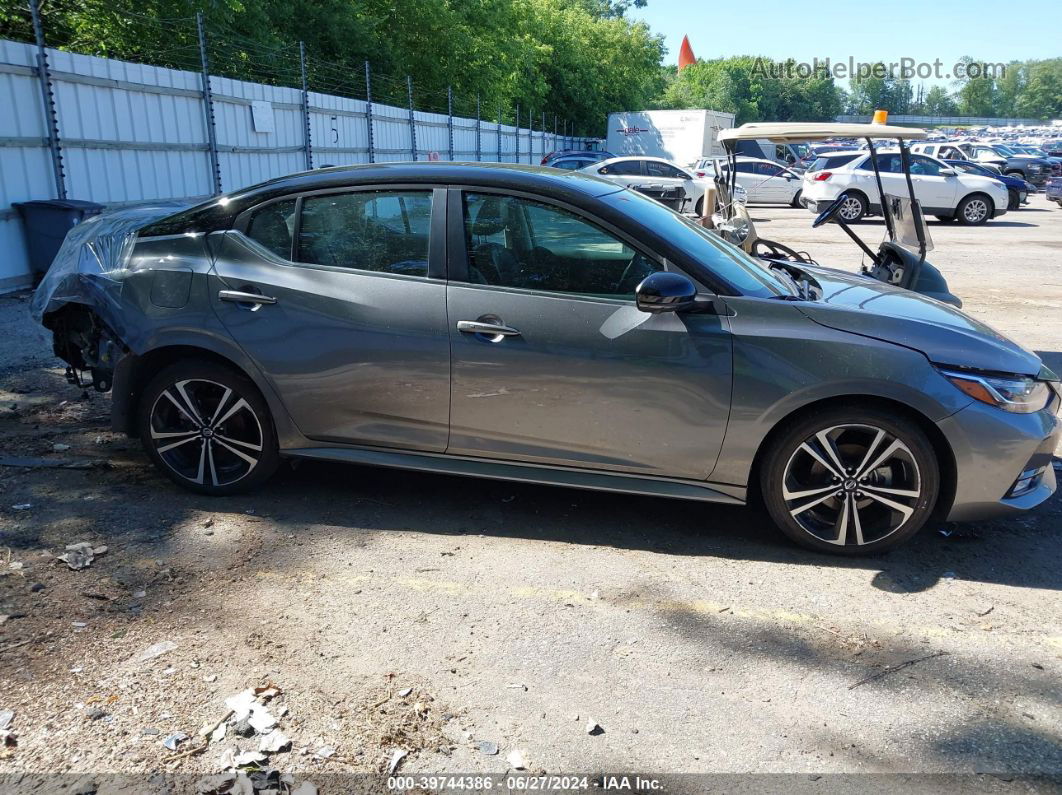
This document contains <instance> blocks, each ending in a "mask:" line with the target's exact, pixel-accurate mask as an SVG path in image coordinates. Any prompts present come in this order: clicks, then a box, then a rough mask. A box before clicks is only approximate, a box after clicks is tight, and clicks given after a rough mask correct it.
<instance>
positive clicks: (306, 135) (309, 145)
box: [299, 41, 313, 171]
mask: <svg viewBox="0 0 1062 795" xmlns="http://www.w3.org/2000/svg"><path fill="white" fill-rule="evenodd" d="M299 73H300V75H301V76H302V135H303V141H304V143H305V147H306V170H307V171H310V170H312V169H313V140H312V138H311V134H310V92H309V89H308V87H307V85H306V45H305V44H304V43H303V42H301V41H300V42H299Z"/></svg>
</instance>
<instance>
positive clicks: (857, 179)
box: [803, 150, 1009, 226]
mask: <svg viewBox="0 0 1062 795" xmlns="http://www.w3.org/2000/svg"><path fill="white" fill-rule="evenodd" d="M877 163H878V171H879V172H880V173H881V184H882V186H883V187H884V189H885V193H887V194H888V195H890V196H907V195H908V189H907V180H906V178H905V177H904V173H903V168H902V167H901V165H900V153H899V152H897V151H893V150H888V151H884V152H878V153H877ZM911 183H912V184H913V185H914V191H915V198H916V199H918V203H919V204H920V205H921V207H922V212H923V213H924V214H925V215H935V216H936V217H937V218H939V219H940V220H941V221H951V220H953V219H958V221H959V222H960V223H963V224H966V225H969V226H976V225H977V224H983V223H984V222H985V221H987V220H988V219H989V218H998V217H999V216H1001V215H1003V214H1004V213H1005V212H1006V211H1007V202H1008V198H1009V197H1008V195H1007V187H1006V186H1005V185H1004V184H1003V183H1002V182H1000V181H999V180H996V179H992V178H991V177H983V176H978V175H975V174H960V173H958V172H957V171H956V170H955V169H953V168H951V167H949V166H948V165H946V164H945V163H942V162H941V161H939V160H937V159H935V158H932V157H927V156H926V155H918V154H912V155H911ZM842 193H847V194H848V198H847V199H846V200H845V203H844V206H843V207H842V208H841V209H840V211H839V212H838V217H839V218H840V219H841V220H842V221H844V222H846V223H855V222H856V221H858V220H859V219H860V218H862V217H863V216H864V215H867V214H869V213H880V212H881V197H880V195H879V193H878V185H877V181H876V180H875V178H874V165H873V163H871V162H870V153H869V152H861V153H860V155H859V157H856V158H854V159H853V160H851V161H850V162H848V163H845V164H844V165H841V166H838V167H837V168H833V169H824V170H821V171H809V172H808V173H806V174H805V175H804V187H803V199H804V202H805V206H806V207H807V208H808V209H809V210H811V211H812V212H821V211H822V210H824V209H826V207H827V206H828V205H829V204H830V202H832V201H833V200H834V199H836V198H837V197H838V196H840V195H841V194H842Z"/></svg>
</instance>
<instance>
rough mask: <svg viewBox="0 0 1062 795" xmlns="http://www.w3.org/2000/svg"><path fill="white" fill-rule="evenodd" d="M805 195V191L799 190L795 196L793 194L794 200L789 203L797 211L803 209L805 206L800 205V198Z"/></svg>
mask: <svg viewBox="0 0 1062 795" xmlns="http://www.w3.org/2000/svg"><path fill="white" fill-rule="evenodd" d="M803 193H804V191H802V190H798V191H797V192H796V193H795V194H793V200H792V201H791V202H789V206H790V207H793V208H796V209H799V208H800V207H803V206H804V205H803V204H801V203H800V197H801V195H802V194H803Z"/></svg>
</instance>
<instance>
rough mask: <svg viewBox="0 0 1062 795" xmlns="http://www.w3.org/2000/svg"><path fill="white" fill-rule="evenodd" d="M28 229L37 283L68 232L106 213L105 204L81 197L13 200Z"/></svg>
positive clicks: (28, 246)
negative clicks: (89, 219) (81, 198)
mask: <svg viewBox="0 0 1062 795" xmlns="http://www.w3.org/2000/svg"><path fill="white" fill-rule="evenodd" d="M11 206H12V207H14V208H15V209H16V210H18V214H19V215H20V216H22V228H23V229H24V230H25V232H26V250H27V252H28V253H29V264H30V270H31V271H32V272H33V281H34V283H36V282H39V281H40V280H41V277H42V276H43V275H44V273H45V272H46V271H47V270H48V267H49V266H50V265H51V264H52V260H53V259H55V255H56V254H58V253H59V247H60V246H61V245H63V240H64V239H65V238H66V233H67V232H69V231H70V229H71V228H72V227H74V226H76V225H77V224H79V223H81V222H82V221H84V220H85V219H86V218H91V217H92V216H93V215H99V214H100V213H101V212H103V205H102V204H96V203H95V202H87V201H81V200H79V199H41V200H38V201H31V202H14V203H13V204H12V205H11Z"/></svg>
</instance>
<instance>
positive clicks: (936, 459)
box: [34, 163, 1060, 554]
mask: <svg viewBox="0 0 1062 795" xmlns="http://www.w3.org/2000/svg"><path fill="white" fill-rule="evenodd" d="M164 212H166V211H163V210H159V211H158V212H156V213H154V214H152V213H151V212H146V213H142V214H140V215H136V214H135V213H129V212H128V211H127V212H126V213H125V215H122V214H121V213H119V215H118V216H116V217H112V218H111V219H110V220H108V217H107V216H103V217H101V218H100V219H98V220H94V221H89V222H87V223H85V224H83V225H81V226H80V227H77V228H75V230H74V232H72V233H71V235H70V237H69V238H68V240H67V243H66V244H65V247H64V250H63V252H61V253H60V257H59V258H58V259H57V262H56V263H55V264H54V265H53V267H52V270H51V272H50V273H49V274H48V276H47V278H46V279H45V281H44V283H43V285H42V287H41V289H40V290H39V291H38V293H37V295H36V296H35V299H34V300H35V303H34V309H35V311H36V312H37V315H38V317H40V319H41V321H42V322H43V323H44V324H45V325H46V326H47V327H48V328H50V329H52V330H53V332H54V335H55V345H56V351H57V352H58V353H59V354H60V355H62V356H63V357H64V358H66V359H67V361H68V362H69V363H70V366H71V368H70V377H71V379H72V380H74V381H77V382H79V383H88V382H89V381H91V382H92V383H93V384H94V385H95V386H96V387H97V388H99V389H107V388H110V387H111V386H112V385H113V391H114V400H113V406H114V409H113V424H114V427H115V428H117V429H120V430H122V431H126V432H128V433H129V434H131V435H137V436H139V437H140V438H141V439H142V441H143V444H144V446H145V448H146V450H147V452H148V454H149V455H150V456H151V458H152V459H153V460H154V462H155V464H156V465H157V466H158V467H159V468H160V469H161V470H162V471H163V472H164V473H165V474H166V475H168V476H169V477H170V478H171V479H172V480H174V481H175V482H176V483H178V484H180V485H182V486H184V487H186V488H189V489H192V490H195V491H198V492H202V493H204V494H229V493H233V492H236V491H241V490H245V489H251V488H255V487H259V486H261V485H262V484H263V483H265V481H266V480H267V479H268V478H269V477H270V476H271V475H273V474H274V472H275V470H276V469H277V467H278V465H279V463H280V461H281V459H282V458H285V457H286V458H313V459H324V460H331V461H338V462H354V463H360V464H371V465H378V466H384V467H394V468H398V469H413V470H422V471H430V472H445V473H450V474H459V475H471V476H478V477H487V478H503V479H512V480H525V481H531V482H536V483H544V484H553V485H558V486H573V487H578V488H587V489H599V490H607V491H617V492H625V493H637V494H648V495H656V496H660V497H677V498H683V499H691V500H703V501H706V502H718V503H729V504H744V503H746V502H750V501H753V500H755V499H756V498H757V497H758V496H762V500H763V502H764V504H765V505H766V508H767V510H768V511H769V512H770V514H771V516H772V517H773V518H774V520H775V521H776V523H777V524H778V526H779V528H780V529H781V530H782V532H784V533H785V534H786V535H788V536H789V537H790V538H791V539H793V540H794V541H796V542H798V543H800V544H803V545H805V546H807V547H810V548H812V549H816V550H820V551H825V552H835V553H841V554H859V553H868V552H876V551H883V550H886V549H889V548H891V547H893V546H895V545H897V544H899V543H901V542H902V541H904V540H906V539H908V538H910V537H911V536H912V535H914V534H915V533H916V532H917V531H918V530H919V528H921V527H922V526H923V525H925V523H926V522H927V521H929V519H930V518H931V517H936V518H939V519H950V520H966V519H975V518H981V517H989V516H999V515H1005V514H1008V513H1014V512H1017V511H1021V510H1026V509H1029V508H1032V507H1034V506H1036V505H1038V504H1039V503H1041V502H1043V501H1044V500H1045V499H1046V498H1047V497H1048V496H1049V495H1050V494H1051V493H1052V492H1053V491H1054V489H1055V474H1054V471H1053V469H1052V467H1051V456H1052V453H1053V451H1054V448H1055V445H1056V443H1057V441H1058V437H1059V420H1058V417H1057V416H1056V415H1057V410H1058V407H1059V403H1060V392H1059V384H1058V381H1057V378H1056V377H1055V376H1054V375H1053V374H1052V373H1051V372H1050V371H1048V370H1047V369H1046V368H1045V367H1044V366H1043V365H1042V363H1041V361H1040V360H1039V359H1038V358H1037V357H1036V356H1035V355H1034V354H1032V353H1030V352H1029V351H1026V350H1024V349H1023V348H1021V347H1019V346H1018V345H1016V344H1015V343H1013V342H1011V341H1010V340H1008V339H1006V338H1004V337H1002V336H1000V335H999V334H997V333H996V332H994V331H993V330H992V329H990V328H988V327H986V326H984V325H982V324H981V323H979V322H977V321H976V320H974V319H972V318H970V317H968V316H966V315H965V314H963V313H962V312H960V311H959V310H957V309H955V308H953V307H950V306H947V305H944V304H942V303H939V302H937V301H934V300H932V299H930V298H927V297H925V296H922V295H918V294H915V293H912V292H908V291H906V290H902V289H900V288H897V287H892V286H889V285H887V284H883V283H882V282H879V281H875V280H873V279H871V278H868V277H866V276H860V275H853V274H850V273H846V272H841V271H837V270H831V269H828V268H821V267H815V266H810V265H808V266H803V265H801V266H799V270H800V273H799V278H797V279H794V266H793V264H792V263H789V264H787V266H786V267H784V268H783V267H781V266H775V265H771V264H770V263H768V262H764V261H762V260H758V259H754V258H751V257H749V256H747V255H746V254H744V253H743V252H742V251H740V250H739V249H737V248H735V247H733V246H731V245H729V244H727V243H724V242H722V241H721V240H720V239H719V238H718V237H716V236H715V235H714V234H713V233H711V232H709V231H707V230H705V229H704V228H702V227H700V226H698V225H697V224H695V223H693V222H691V221H689V220H687V219H685V218H683V217H682V216H681V215H679V214H677V213H674V212H672V211H670V210H668V209H667V208H665V207H663V206H662V205H660V204H659V203H657V202H655V201H652V200H651V199H648V198H646V197H644V196H640V195H639V194H637V193H635V192H633V191H630V190H627V189H622V188H620V187H618V186H617V185H615V184H614V183H611V182H607V181H605V180H603V179H600V178H597V177H594V176H591V175H586V174H581V173H564V172H559V171H557V170H555V169H548V168H532V167H515V166H509V167H506V166H493V165H492V166H483V165H477V164H449V163H422V164H418V163H405V164H390V165H375V166H363V167H350V168H334V169H325V170H321V171H315V172H311V173H305V174H296V175H293V176H289V177H284V178H281V179H277V180H273V181H271V182H267V183H264V184H261V185H257V186H254V187H251V188H246V189H243V190H240V191H237V192H235V193H232V194H230V195H228V196H224V197H222V198H220V199H213V200H211V201H209V202H207V203H205V204H202V205H199V206H196V207H193V208H191V209H188V210H184V211H181V212H178V213H176V214H167V215H165V216H164V217H159V216H162V215H163V214H164ZM86 251H88V252H91V254H92V256H91V257H90V256H88V255H85V254H84V252H86ZM79 252H81V253H80V254H79ZM798 282H799V286H798Z"/></svg>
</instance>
